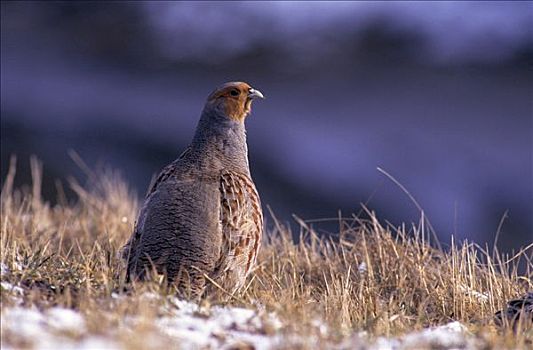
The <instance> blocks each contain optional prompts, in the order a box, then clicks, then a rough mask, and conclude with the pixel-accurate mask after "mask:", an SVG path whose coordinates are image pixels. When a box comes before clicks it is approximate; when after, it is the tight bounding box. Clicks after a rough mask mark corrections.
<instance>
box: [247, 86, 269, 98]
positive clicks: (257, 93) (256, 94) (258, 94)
mask: <svg viewBox="0 0 533 350" xmlns="http://www.w3.org/2000/svg"><path fill="white" fill-rule="evenodd" d="M257 97H259V98H262V99H264V98H265V96H263V94H262V93H261V91H259V90H256V89H252V88H250V90H248V98H249V99H254V98H257Z"/></svg>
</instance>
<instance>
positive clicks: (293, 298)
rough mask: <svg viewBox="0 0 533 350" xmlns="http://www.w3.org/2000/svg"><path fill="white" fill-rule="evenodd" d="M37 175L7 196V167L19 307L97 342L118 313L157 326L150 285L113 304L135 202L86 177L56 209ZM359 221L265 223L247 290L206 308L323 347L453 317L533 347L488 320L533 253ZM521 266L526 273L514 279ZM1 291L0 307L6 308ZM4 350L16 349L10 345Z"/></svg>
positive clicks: (527, 285) (488, 337)
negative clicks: (242, 312)
mask: <svg viewBox="0 0 533 350" xmlns="http://www.w3.org/2000/svg"><path fill="white" fill-rule="evenodd" d="M41 172H42V165H41V164H40V163H39V162H38V161H37V160H35V159H33V160H32V174H33V184H32V186H28V187H27V188H21V189H13V185H12V184H13V178H14V176H15V167H14V166H13V167H12V168H11V170H10V173H9V175H8V177H7V178H6V179H5V181H4V187H3V189H2V194H1V202H2V203H1V249H2V255H1V262H2V264H5V265H6V266H7V267H8V268H9V271H10V272H9V273H8V274H5V275H3V276H2V281H3V282H9V283H11V284H13V285H18V286H21V287H22V288H23V289H24V290H25V291H26V293H25V294H24V298H23V301H22V302H23V305H24V306H29V305H36V306H38V307H39V308H47V307H49V306H55V305H61V306H66V307H68V308H74V309H77V310H79V311H80V312H81V313H82V314H83V315H84V316H85V317H86V318H87V320H88V322H89V325H88V327H89V329H90V331H91V332H93V333H95V334H100V333H105V331H106V329H109V328H110V327H118V325H119V323H120V320H121V319H123V318H124V317H125V316H126V315H130V314H139V313H142V314H144V315H147V318H146V319H147V320H149V319H150V317H152V318H153V317H157V314H158V312H160V311H158V309H157V307H154V303H155V304H157V303H158V302H157V301H150V302H148V301H146V300H145V299H143V298H140V297H139V296H140V295H141V291H144V290H151V291H155V292H157V293H161V294H165V293H167V292H168V290H166V288H164V287H162V286H160V285H158V284H156V283H151V284H144V285H140V286H137V288H136V289H135V290H134V291H132V292H130V293H129V294H128V297H126V298H123V299H117V298H112V297H111V295H112V293H113V292H117V291H120V290H121V288H122V287H123V285H122V282H121V279H120V278H117V276H120V274H121V264H120V261H119V260H118V258H117V251H118V249H120V247H121V246H122V245H123V244H124V243H125V241H126V240H127V238H128V237H129V235H130V232H131V231H132V228H133V224H134V220H135V216H136V213H137V207H138V202H137V197H136V195H135V194H134V193H132V191H130V189H129V188H128V186H127V185H126V184H125V183H124V181H122V180H121V178H120V176H118V175H117V174H116V173H114V172H110V171H109V172H104V173H102V174H100V175H96V174H93V173H91V172H89V173H88V174H89V181H88V183H87V184H86V185H84V186H82V185H80V184H78V183H77V182H75V181H72V182H71V184H70V185H71V187H72V189H73V190H74V191H75V193H76V194H77V200H76V201H75V202H74V203H67V202H66V201H65V200H64V199H61V198H60V201H59V202H60V203H61V204H59V205H56V206H53V207H52V206H50V205H49V204H48V203H46V202H44V201H43V200H42V198H41V196H40V192H41V189H40V183H41V181H40V179H41ZM367 217H368V218H369V219H366V220H360V219H357V218H353V219H343V220H340V221H339V224H340V230H339V231H340V233H338V234H335V235H333V234H332V235H329V236H327V237H326V236H325V235H320V236H319V235H317V234H316V233H315V232H314V231H313V230H312V229H311V228H309V227H308V226H307V225H306V224H305V223H304V222H301V230H300V233H299V236H300V239H299V240H298V243H295V241H294V240H293V239H292V236H293V235H292V233H291V232H290V231H289V230H288V229H287V228H286V227H284V226H283V225H281V224H280V223H279V222H278V221H276V220H272V221H273V222H274V227H273V228H271V229H270V230H269V231H268V234H267V237H266V239H265V241H264V243H263V247H262V251H261V254H260V257H259V266H258V268H257V270H256V272H255V273H254V274H253V278H252V279H251V280H250V281H249V284H248V286H247V288H246V290H245V291H243V292H242V293H241V294H240V295H238V296H236V298H234V299H231V301H229V302H228V301H222V300H205V301H204V303H205V304H217V303H230V304H233V305H238V306H245V307H248V308H256V307H257V305H258V304H261V305H262V306H261V307H265V308H266V310H269V311H274V312H276V313H277V314H278V315H279V317H280V318H281V319H282V321H283V323H284V325H285V326H284V327H283V329H282V332H287V333H297V334H303V335H305V334H306V332H310V331H311V330H313V329H316V327H313V322H316V320H317V319H320V320H323V321H324V322H325V323H326V324H327V325H328V326H329V328H330V329H332V330H333V332H330V333H328V334H327V336H324V335H320V334H318V335H316V334H315V335H316V336H318V337H319V338H320V337H327V339H322V341H324V342H333V343H337V342H340V341H342V340H343V339H345V338H346V337H349V336H350V335H351V334H353V333H354V332H356V331H360V330H365V331H367V332H368V333H369V334H370V335H371V336H372V337H374V336H375V337H377V336H382V335H383V336H393V335H399V334H404V333H407V332H410V331H413V330H416V329H421V328H423V327H427V326H433V325H441V324H445V323H447V322H450V321H452V320H457V321H460V322H462V323H463V324H464V325H466V326H467V327H468V329H469V330H470V331H471V332H473V333H474V334H475V336H476V337H477V338H479V339H480V341H481V342H482V344H485V345H486V346H487V347H488V348H491V347H494V348H525V347H527V346H531V344H532V341H533V334H532V332H531V330H522V329H520V330H519V331H518V333H517V334H513V333H512V332H511V331H509V330H501V329H498V328H496V327H495V326H494V324H493V321H492V320H493V314H494V313H495V312H496V311H497V310H499V309H501V308H502V307H503V306H504V305H505V302H506V301H507V300H509V299H511V298H514V297H517V296H520V295H522V294H524V293H525V292H526V291H528V290H532V289H533V284H532V281H531V277H532V273H533V262H532V247H531V246H529V247H527V248H526V249H524V250H522V251H521V252H519V253H518V254H516V255H515V256H512V257H507V256H503V255H502V254H499V253H498V252H497V251H490V252H489V251H487V250H486V249H482V248H480V247H477V246H476V245H475V244H472V243H467V242H464V243H461V244H457V243H455V244H453V245H452V247H451V248H450V249H447V250H446V251H444V250H440V249H436V248H434V247H432V246H431V245H430V244H429V236H430V235H429V233H428V230H427V229H426V225H425V224H424V220H422V221H421V222H420V223H419V224H417V225H412V226H409V227H407V226H402V227H399V228H392V227H387V226H384V225H382V224H381V223H380V222H379V221H378V219H377V218H376V215H375V214H374V213H372V212H367ZM519 263H521V264H522V265H525V266H526V269H525V271H526V272H525V275H522V276H520V275H519V274H518V272H517V266H518V264H519ZM4 293H5V291H4V290H2V308H4V307H7V306H9V305H10V304H11V303H12V301H11V299H10V298H6V297H4V296H5V295H4ZM136 327H137V328H138V329H137V330H136V332H135V333H134V334H131V333H128V334H123V335H121V337H122V341H124V342H125V343H126V344H129V345H131V346H134V345H135V344H140V343H139V341H140V339H141V338H142V337H143V332H144V331H146V330H149V329H150V327H151V326H150V322H148V321H147V322H146V323H141V324H139V325H137V326H136ZM265 332H269V330H268V329H266V330H265ZM8 342H11V343H12V344H15V345H17V343H16V342H17V340H16V339H11V340H9V339H8ZM18 346H24V344H18Z"/></svg>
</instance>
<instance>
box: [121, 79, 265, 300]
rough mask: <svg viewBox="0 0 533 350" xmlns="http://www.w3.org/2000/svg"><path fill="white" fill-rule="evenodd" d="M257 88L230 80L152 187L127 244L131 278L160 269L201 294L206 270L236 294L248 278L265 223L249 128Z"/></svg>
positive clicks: (186, 290)
mask: <svg viewBox="0 0 533 350" xmlns="http://www.w3.org/2000/svg"><path fill="white" fill-rule="evenodd" d="M235 91H239V92H240V93H241V95H240V96H238V98H235V95H234V94H235ZM254 93H255V94H259V95H257V96H261V97H262V95H261V94H260V93H258V92H256V90H253V89H252V88H251V87H250V86H249V85H247V84H245V83H228V84H225V85H223V86H222V87H220V88H219V89H217V90H215V92H214V93H213V94H211V95H210V97H209V99H208V102H207V103H206V106H205V107H204V110H203V112H202V115H201V118H200V121H199V123H198V126H197V128H196V132H195V135H194V137H193V140H192V142H191V144H190V146H189V148H188V149H187V150H186V151H185V152H184V153H183V154H182V155H181V156H180V157H179V158H178V159H177V160H175V161H174V162H173V163H171V164H170V165H168V166H167V167H165V168H164V169H163V171H162V172H161V173H160V174H159V176H158V177H157V179H156V181H155V182H154V184H153V185H152V187H151V188H150V190H149V191H148V194H147V197H146V199H145V202H144V204H143V206H142V208H141V210H140V213H139V217H138V220H137V223H136V227H135V230H134V232H133V234H132V236H131V238H130V239H129V241H128V243H127V244H126V245H125V247H124V248H123V257H124V258H125V260H126V262H127V276H128V278H133V279H144V278H145V277H146V274H147V272H149V271H150V270H152V269H154V270H156V271H157V272H158V273H163V274H166V276H167V278H168V281H169V282H170V283H174V284H175V285H176V286H177V287H178V289H179V290H180V291H182V292H184V293H185V294H189V295H193V296H198V295H201V294H202V292H203V291H204V288H205V285H206V277H205V276H208V277H209V278H210V279H213V280H215V281H216V283H217V284H219V285H221V286H222V287H224V288H226V289H227V290H229V291H230V292H233V291H235V290H237V289H238V288H239V287H241V286H242V285H243V284H244V281H245V278H246V275H248V273H249V272H250V271H251V269H252V267H253V264H254V263H255V260H256V257H257V251H258V249H259V243H260V240H261V235H262V225H263V218H262V213H261V207H260V203H259V196H258V194H257V191H256V189H255V185H254V184H253V181H252V180H251V175H250V169H249V165H248V150H247V145H246V131H245V127H244V119H245V118H246V116H247V115H248V114H249V112H250V103H251V99H252V98H254V97H255V96H256V95H254ZM239 112H240V113H239Z"/></svg>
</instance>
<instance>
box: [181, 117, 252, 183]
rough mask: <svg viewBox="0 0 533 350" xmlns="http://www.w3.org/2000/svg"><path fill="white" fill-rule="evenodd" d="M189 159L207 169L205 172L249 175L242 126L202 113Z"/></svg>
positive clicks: (244, 130) (246, 149)
mask: <svg viewBox="0 0 533 350" xmlns="http://www.w3.org/2000/svg"><path fill="white" fill-rule="evenodd" d="M191 155H193V156H194V158H195V159H196V160H197V161H198V162H200V163H204V165H207V167H206V166H204V167H203V168H204V169H206V168H207V169H212V170H213V171H219V170H222V169H232V170H237V171H240V172H242V173H245V174H249V166H248V147H247V145H246V129H245V127H244V123H243V122H239V121H235V120H231V119H229V118H227V117H225V116H222V115H219V114H218V113H217V112H216V111H211V112H209V111H205V110H204V112H203V113H202V117H201V118H200V121H199V122H198V126H197V127H196V132H195V135H194V139H193V142H192V144H191Z"/></svg>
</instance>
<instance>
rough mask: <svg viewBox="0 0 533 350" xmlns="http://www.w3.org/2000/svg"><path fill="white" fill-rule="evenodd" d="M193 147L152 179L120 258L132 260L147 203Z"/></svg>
mask: <svg viewBox="0 0 533 350" xmlns="http://www.w3.org/2000/svg"><path fill="white" fill-rule="evenodd" d="M190 149H191V147H190V146H189V147H187V148H186V149H185V150H184V151H183V152H182V153H181V154H180V155H179V157H178V158H177V159H176V160H174V161H173V162H172V163H170V164H168V165H167V166H165V167H164V168H163V169H162V170H161V171H160V172H159V174H158V175H157V177H156V178H155V180H154V179H153V178H152V181H151V182H150V185H149V186H148V191H147V192H146V196H145V201H144V204H143V207H142V208H141V210H140V212H139V216H138V218H137V222H136V223H135V229H134V232H133V234H132V235H131V236H130V238H129V239H128V241H127V242H126V244H125V245H124V246H123V247H122V249H121V251H120V256H121V257H122V259H124V260H125V261H129V260H130V256H131V255H132V253H131V252H132V250H135V249H136V246H137V243H138V240H139V238H140V234H141V232H140V231H139V227H140V226H142V225H143V222H144V218H145V216H146V215H145V213H144V212H145V211H146V206H147V203H148V202H149V201H150V196H151V195H152V194H153V193H154V192H155V191H156V190H157V189H158V187H159V186H160V185H161V184H162V183H164V182H165V181H167V180H168V179H169V178H170V177H171V176H172V175H173V174H174V173H175V172H176V169H177V167H178V161H179V160H180V159H182V158H183V157H185V155H186V154H187V153H188V152H189V151H190Z"/></svg>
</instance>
